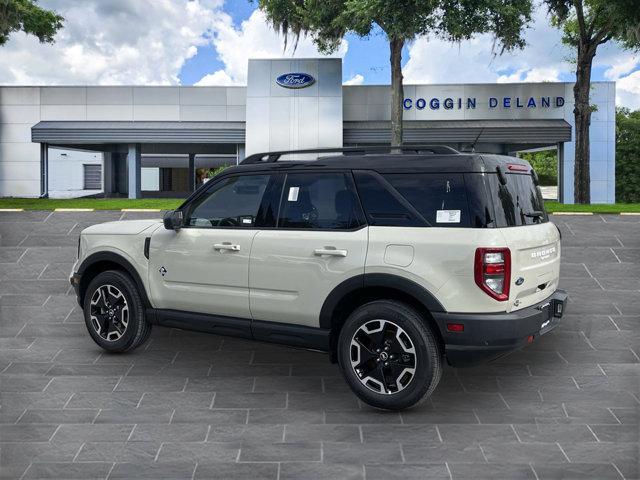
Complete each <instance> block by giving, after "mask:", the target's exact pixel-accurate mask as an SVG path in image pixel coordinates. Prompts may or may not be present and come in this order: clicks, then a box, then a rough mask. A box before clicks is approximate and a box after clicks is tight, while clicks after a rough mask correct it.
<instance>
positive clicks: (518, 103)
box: [402, 97, 564, 110]
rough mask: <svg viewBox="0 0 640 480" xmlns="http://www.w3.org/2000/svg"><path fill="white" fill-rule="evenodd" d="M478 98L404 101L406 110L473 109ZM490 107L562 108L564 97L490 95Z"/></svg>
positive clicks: (488, 102) (488, 101) (406, 99)
mask: <svg viewBox="0 0 640 480" xmlns="http://www.w3.org/2000/svg"><path fill="white" fill-rule="evenodd" d="M476 103H477V98H476V97H467V98H460V97H458V98H451V97H447V98H442V99H440V98H435V97H434V98H429V99H427V98H417V99H416V100H414V99H412V98H405V99H404V101H403V102H402V105H403V106H404V109H405V110H411V109H412V108H416V109H418V110H424V109H425V108H428V109H430V110H440V109H443V110H462V109H467V110H473V109H475V108H476ZM487 105H488V107H489V109H495V108H503V109H509V108H552V107H555V108H560V107H562V106H564V97H489V98H488V99H487Z"/></svg>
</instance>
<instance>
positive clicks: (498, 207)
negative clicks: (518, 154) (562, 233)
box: [487, 173, 549, 227]
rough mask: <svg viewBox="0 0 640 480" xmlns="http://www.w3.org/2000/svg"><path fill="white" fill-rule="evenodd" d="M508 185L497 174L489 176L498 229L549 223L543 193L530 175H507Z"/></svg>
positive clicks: (488, 180)
mask: <svg viewBox="0 0 640 480" xmlns="http://www.w3.org/2000/svg"><path fill="white" fill-rule="evenodd" d="M505 177H506V179H507V183H506V185H502V184H501V183H500V181H499V179H498V175H497V174H490V175H487V182H488V184H489V190H490V194H491V198H492V199H493V205H494V210H495V216H496V218H495V224H496V226H497V227H516V226H520V225H535V224H538V223H544V222H548V221H549V218H548V217H547V214H546V212H545V210H544V202H543V200H542V193H541V192H540V188H539V187H537V186H536V185H535V183H534V181H533V177H532V176H531V175H530V174H522V173H507V174H506V175H505Z"/></svg>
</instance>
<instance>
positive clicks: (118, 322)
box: [71, 146, 567, 410]
mask: <svg viewBox="0 0 640 480" xmlns="http://www.w3.org/2000/svg"><path fill="white" fill-rule="evenodd" d="M330 152H333V154H332V155H328V154H329V153H330ZM308 153H312V154H314V155H316V156H317V155H322V154H326V156H324V157H320V158H318V159H317V160H315V161H300V158H303V157H302V155H303V154H308ZM285 155H287V156H289V157H291V156H293V157H294V160H292V161H283V160H284V159H283V158H282V157H284V156H285ZM295 158H297V159H298V160H295ZM78 253H79V255H78V261H77V263H76V265H75V266H74V270H73V273H72V276H71V283H72V284H73V286H74V287H75V290H76V292H77V296H78V301H79V303H80V305H81V306H82V308H83V310H84V317H85V320H86V325H87V328H88V330H89V333H90V334H91V337H92V338H93V339H94V340H95V342H96V343H97V344H98V345H100V346H101V347H102V348H104V349H105V350H108V351H112V352H125V351H128V350H131V349H134V348H136V347H138V346H140V345H141V344H143V343H144V342H145V341H146V340H147V339H148V337H149V333H150V331H151V327H152V325H162V326H168V327H175V328H181V329H188V330H198V331H203V332H211V333H216V334H220V335H232V336H236V337H242V338H248V339H255V340H261V341H266V342H275V343H281V344H286V345H291V346H296V347H303V348H310V349H315V350H322V351H327V352H329V353H330V357H331V359H332V360H333V361H334V362H337V363H338V364H339V365H340V368H341V370H342V372H343V375H344V378H345V380H346V382H347V383H348V384H349V386H350V387H351V388H352V389H353V391H354V392H355V393H356V395H358V397H360V398H361V399H362V400H363V401H364V402H366V403H368V404H370V405H373V406H375V407H379V408H384V409H393V410H397V409H403V408H407V407H410V406H412V405H415V404H417V403H418V402H420V401H421V400H424V399H425V398H427V397H428V396H429V395H430V394H431V392H433V390H434V389H435V388H436V385H437V384H438V381H439V379H440V375H441V372H442V364H443V362H444V361H447V362H448V363H449V364H451V365H453V366H461V365H469V364H475V363H479V362H483V361H488V360H491V359H494V358H497V357H499V356H501V355H503V354H505V353H508V352H510V351H513V350H515V349H518V348H521V347H523V346H525V345H527V344H528V343H531V342H532V341H534V340H535V339H537V337H538V336H540V335H543V334H545V333H546V332H548V331H549V330H551V329H553V328H554V327H556V325H557V324H558V321H559V318H560V317H561V316H562V315H563V313H564V307H565V304H566V300H567V295H566V293H565V292H563V291H561V290H558V289H557V287H558V278H559V271H560V232H559V230H558V229H557V228H556V227H555V226H554V225H553V224H552V223H550V222H549V219H548V217H547V214H546V213H545V211H544V204H543V201H542V197H541V193H540V189H539V188H538V186H537V176H536V174H535V172H534V171H533V170H532V168H531V166H530V165H529V164H528V163H527V162H525V161H524V160H521V159H518V158H513V157H505V156H496V155H485V154H475V153H472V154H462V153H458V152H457V151H455V150H453V149H450V148H448V147H443V146H424V147H402V148H399V149H397V150H396V151H395V152H394V153H389V148H388V147H387V148H386V150H384V149H380V148H377V149H376V148H368V147H367V148H344V149H338V150H331V151H328V150H314V151H308V150H306V151H298V152H274V153H266V154H258V155H252V156H250V157H248V158H247V159H246V160H244V161H243V162H242V163H241V165H239V166H235V167H231V168H228V169H226V170H224V172H222V173H221V174H219V175H218V176H216V177H214V178H213V179H212V180H210V181H209V182H208V183H206V184H204V185H202V187H200V188H199V189H198V190H196V191H195V192H194V193H193V194H192V195H191V196H190V197H189V198H188V199H187V200H186V201H185V202H184V203H183V204H182V205H181V206H180V208H178V209H177V210H175V211H173V212H169V213H168V214H167V215H166V216H165V218H164V223H163V222H161V221H160V220H132V221H120V222H110V223H104V224H100V225H94V226H92V227H89V228H87V229H85V230H84V231H83V232H82V234H81V236H80V242H79V252H78Z"/></svg>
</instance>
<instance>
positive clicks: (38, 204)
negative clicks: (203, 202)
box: [0, 198, 184, 210]
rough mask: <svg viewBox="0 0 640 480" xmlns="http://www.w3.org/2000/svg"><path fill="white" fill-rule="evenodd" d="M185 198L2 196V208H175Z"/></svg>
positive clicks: (0, 203) (0, 204) (0, 205)
mask: <svg viewBox="0 0 640 480" xmlns="http://www.w3.org/2000/svg"><path fill="white" fill-rule="evenodd" d="M183 201H184V200H183V199H179V198H178V199H176V198H143V199H140V200H129V199H128V198H71V199H53V198H0V208H23V209H25V210H53V209H55V208H93V209H95V210H122V209H123V208H141V209H147V208H159V209H160V210H173V209H174V208H177V207H178V206H179V205H180V204H181V203H182V202H183Z"/></svg>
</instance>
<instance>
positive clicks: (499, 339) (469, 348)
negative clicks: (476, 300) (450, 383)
mask: <svg viewBox="0 0 640 480" xmlns="http://www.w3.org/2000/svg"><path fill="white" fill-rule="evenodd" d="M567 299H568V295H567V293H566V292H565V291H564V290H556V291H555V292H554V293H553V295H551V296H550V297H548V298H547V299H545V300H543V301H542V302H540V303H538V304H536V305H532V306H530V307H526V308H523V309H521V310H518V311H515V312H510V313H490V314H475V313H443V312H434V313H433V317H434V319H435V321H436V323H437V324H438V328H439V329H440V332H441V333H442V337H443V339H444V343H445V352H446V356H447V361H448V362H449V364H450V365H452V366H455V367H459V366H467V365H475V364H479V363H484V362H488V361H490V360H494V359H496V358H498V357H501V356H502V355H505V354H507V353H509V352H512V351H513V350H517V349H519V348H522V347H524V346H525V345H527V344H529V343H531V342H532V341H534V340H535V339H536V338H538V337H539V336H540V335H544V334H545V333H547V332H549V331H551V330H553V329H554V328H555V327H557V326H558V324H559V322H560V318H561V317H562V315H564V312H565V308H566V304H567ZM448 323H457V324H462V325H464V331H463V332H449V331H447V324H448Z"/></svg>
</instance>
